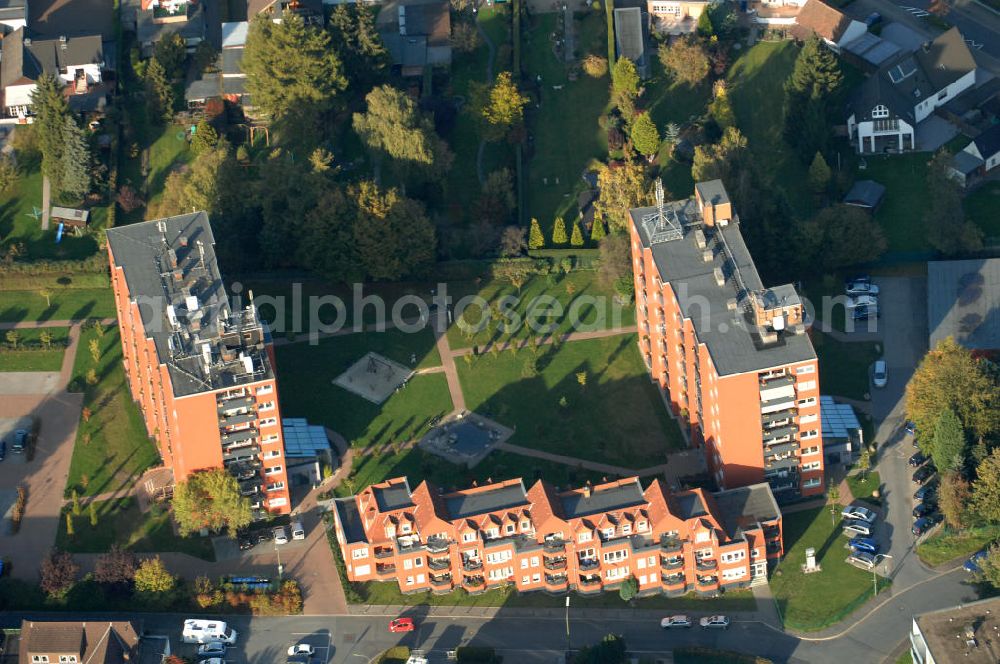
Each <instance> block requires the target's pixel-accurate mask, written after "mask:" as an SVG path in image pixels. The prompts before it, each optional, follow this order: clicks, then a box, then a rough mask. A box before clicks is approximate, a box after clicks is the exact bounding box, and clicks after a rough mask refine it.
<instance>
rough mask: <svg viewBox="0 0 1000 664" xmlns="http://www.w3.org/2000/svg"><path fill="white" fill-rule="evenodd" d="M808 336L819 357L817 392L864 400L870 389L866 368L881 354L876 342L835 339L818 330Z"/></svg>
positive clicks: (867, 369)
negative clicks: (818, 390) (848, 341)
mask: <svg viewBox="0 0 1000 664" xmlns="http://www.w3.org/2000/svg"><path fill="white" fill-rule="evenodd" d="M810 336H811V337H812V342H813V348H815V349H816V357H817V358H818V360H819V389H820V392H822V393H823V394H829V395H831V396H838V397H847V398H849V399H858V400H861V401H864V400H865V398H866V395H868V393H869V391H870V383H869V379H868V375H869V369H870V368H871V366H872V364H873V363H874V362H875V360H877V359H879V357H881V352H880V351H879V348H878V344H875V343H871V342H864V341H862V342H853V341H852V342H850V343H847V342H843V341H838V340H836V339H834V338H833V337H832V336H831V335H829V334H824V333H823V332H819V331H817V330H813V332H812V333H811V335H810Z"/></svg>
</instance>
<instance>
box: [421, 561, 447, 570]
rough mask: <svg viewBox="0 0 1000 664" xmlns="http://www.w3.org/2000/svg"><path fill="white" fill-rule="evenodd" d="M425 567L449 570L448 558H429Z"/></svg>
mask: <svg viewBox="0 0 1000 664" xmlns="http://www.w3.org/2000/svg"><path fill="white" fill-rule="evenodd" d="M427 566H428V567H430V568H431V569H434V570H443V569H450V568H451V559H450V558H431V559H430V560H429V561H427Z"/></svg>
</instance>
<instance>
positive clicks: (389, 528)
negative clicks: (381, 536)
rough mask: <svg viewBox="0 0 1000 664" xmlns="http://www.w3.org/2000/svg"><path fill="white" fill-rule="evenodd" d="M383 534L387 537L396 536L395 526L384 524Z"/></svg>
mask: <svg viewBox="0 0 1000 664" xmlns="http://www.w3.org/2000/svg"><path fill="white" fill-rule="evenodd" d="M385 536H386V537H388V538H389V539H392V538H393V537H395V536H396V527H395V526H386V527H385Z"/></svg>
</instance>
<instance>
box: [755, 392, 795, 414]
mask: <svg viewBox="0 0 1000 664" xmlns="http://www.w3.org/2000/svg"><path fill="white" fill-rule="evenodd" d="M794 407H795V397H794V395H792V396H787V397H774V398H771V399H765V398H764V397H763V395H762V396H761V400H760V413H761V415H770V414H772V413H777V412H780V411H785V410H789V409H791V408H794Z"/></svg>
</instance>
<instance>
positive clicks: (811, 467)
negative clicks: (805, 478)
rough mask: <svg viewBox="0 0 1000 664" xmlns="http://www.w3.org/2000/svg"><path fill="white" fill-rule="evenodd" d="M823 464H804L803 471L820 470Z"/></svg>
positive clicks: (815, 462)
mask: <svg viewBox="0 0 1000 664" xmlns="http://www.w3.org/2000/svg"><path fill="white" fill-rule="evenodd" d="M821 465H822V464H821V463H820V462H819V461H810V462H809V463H804V464H802V470H803V471H806V470H819V468H820V466H821Z"/></svg>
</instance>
